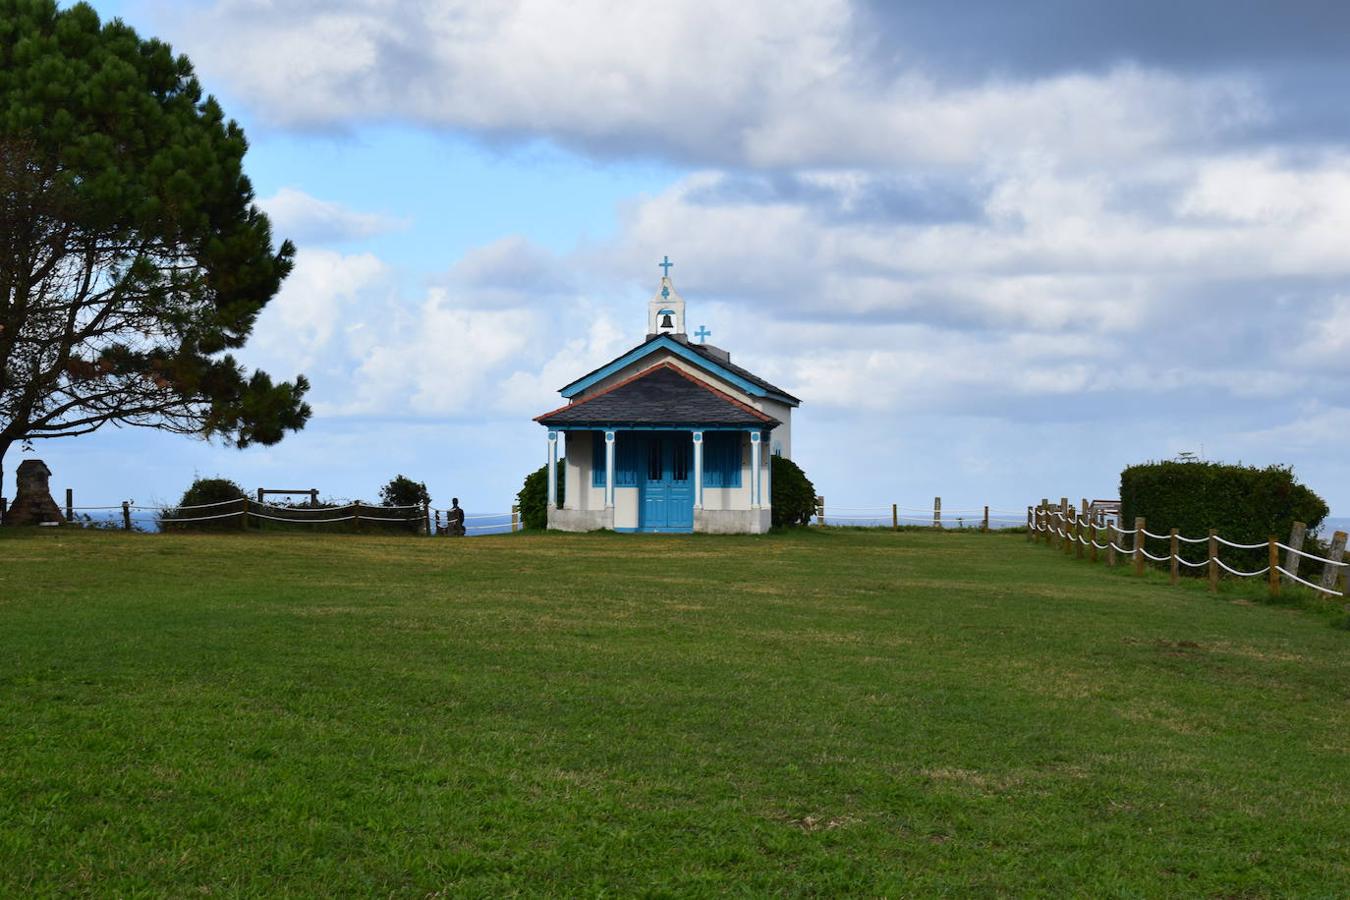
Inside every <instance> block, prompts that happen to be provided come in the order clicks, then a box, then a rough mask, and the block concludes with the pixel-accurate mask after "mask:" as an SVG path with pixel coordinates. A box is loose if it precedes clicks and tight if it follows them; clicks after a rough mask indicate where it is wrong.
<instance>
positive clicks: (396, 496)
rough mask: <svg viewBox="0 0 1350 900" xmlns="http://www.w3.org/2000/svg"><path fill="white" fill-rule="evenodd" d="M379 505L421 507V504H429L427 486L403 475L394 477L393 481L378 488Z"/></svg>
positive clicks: (429, 498)
mask: <svg viewBox="0 0 1350 900" xmlns="http://www.w3.org/2000/svg"><path fill="white" fill-rule="evenodd" d="M380 503H381V504H382V505H384V506H403V507H407V506H421V505H422V504H424V503H425V504H427V505H430V504H431V495H430V494H429V493H427V486H426V485H425V484H423V483H422V482H420V481H413V480H412V479H411V478H408V477H406V476H404V475H395V476H394V477H393V479H392V480H391V481H390V482H389V483H388V484H386V485H385V486H384V487H382V488H380Z"/></svg>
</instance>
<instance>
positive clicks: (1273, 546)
mask: <svg viewBox="0 0 1350 900" xmlns="http://www.w3.org/2000/svg"><path fill="white" fill-rule="evenodd" d="M1269 547H1270V554H1269V556H1270V581H1269V584H1270V596H1272V597H1278V596H1280V573H1279V572H1278V571H1276V570H1277V569H1278V568H1279V565H1280V546H1279V544H1278V543H1277V542H1276V540H1275V536H1274V535H1271V537H1270V538H1269Z"/></svg>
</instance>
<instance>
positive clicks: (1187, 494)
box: [1120, 462, 1328, 568]
mask: <svg viewBox="0 0 1350 900" xmlns="http://www.w3.org/2000/svg"><path fill="white" fill-rule="evenodd" d="M1120 501H1121V524H1122V526H1123V527H1125V528H1133V527H1134V520H1135V518H1136V517H1138V516H1143V517H1144V518H1145V519H1146V520H1147V521H1148V529H1149V530H1150V531H1152V532H1154V533H1155V534H1156V533H1162V532H1165V531H1167V530H1168V529H1170V528H1176V529H1177V530H1178V531H1180V532H1181V534H1182V535H1184V536H1186V537H1201V536H1203V535H1206V534H1208V533H1209V529H1211V528H1213V529H1216V530H1217V531H1218V532H1219V534H1220V535H1221V536H1223V537H1224V538H1226V539H1227V540H1230V541H1233V542H1234V543H1239V544H1254V543H1258V542H1260V541H1264V540H1266V539H1267V538H1269V537H1270V536H1271V535H1274V536H1275V537H1277V538H1279V539H1280V540H1288V538H1289V531H1290V528H1291V527H1292V525H1293V523H1294V522H1303V523H1304V524H1305V525H1307V526H1308V530H1309V531H1313V530H1315V529H1317V527H1318V526H1320V525H1321V524H1322V520H1323V519H1325V518H1326V516H1327V512H1328V509H1327V504H1326V502H1325V501H1324V500H1323V499H1322V498H1321V497H1319V496H1317V494H1315V493H1313V492H1312V491H1311V490H1309V489H1308V488H1307V487H1304V486H1303V485H1301V484H1299V483H1298V482H1297V481H1295V480H1294V473H1293V470H1292V469H1290V468H1288V467H1286V466H1269V467H1267V468H1264V469H1261V468H1256V467H1254V466H1234V465H1225V464H1223V463H1210V462H1156V463H1146V464H1143V465H1137V466H1130V467H1129V468H1127V469H1126V470H1125V471H1123V472H1121V473H1120ZM1153 552H1154V553H1157V552H1158V551H1157V550H1156V549H1155V550H1154V551H1153ZM1264 554H1265V551H1264V550H1254V551H1245V552H1244V551H1237V550H1231V549H1229V548H1225V549H1224V550H1223V551H1222V555H1223V556H1224V558H1225V559H1226V560H1228V561H1229V564H1230V565H1233V564H1234V562H1242V563H1244V564H1248V565H1251V566H1253V567H1255V568H1261V567H1264V566H1265V564H1266V563H1265V558H1266V557H1265V555H1264Z"/></svg>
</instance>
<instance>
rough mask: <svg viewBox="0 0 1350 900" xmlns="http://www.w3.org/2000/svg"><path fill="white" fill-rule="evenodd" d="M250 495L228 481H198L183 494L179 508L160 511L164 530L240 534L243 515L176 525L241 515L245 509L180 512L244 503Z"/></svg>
mask: <svg viewBox="0 0 1350 900" xmlns="http://www.w3.org/2000/svg"><path fill="white" fill-rule="evenodd" d="M247 496H248V494H246V493H245V492H244V489H243V488H242V487H240V486H239V485H238V484H236V483H235V482H233V481H231V480H230V479H228V478H198V479H196V480H195V481H193V482H192V484H191V485H189V486H188V489H187V490H186V491H183V496H182V497H181V498H180V499H179V501H178V506H177V507H170V508H168V509H162V510H160V511H159V514H158V516H157V518H158V519H159V528H160V530H161V531H238V530H239V516H230V517H229V518H227V519H209V520H207V521H205V522H182V523H178V522H175V521H174V519H187V518H196V517H198V516H211V515H218V514H224V513H227V512H241V511H242V509H243V507H242V506H222V507H218V508H215V507H213V508H210V509H191V508H189V509H180V508H179V507H194V506H204V505H206V504H208V503H226V502H228V501H230V500H243V499H244V498H246V497H247Z"/></svg>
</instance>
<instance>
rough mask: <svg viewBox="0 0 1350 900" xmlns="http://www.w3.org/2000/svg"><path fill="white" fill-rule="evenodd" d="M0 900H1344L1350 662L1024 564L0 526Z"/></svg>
mask: <svg viewBox="0 0 1350 900" xmlns="http://www.w3.org/2000/svg"><path fill="white" fill-rule="evenodd" d="M0 641H2V642H3V643H2V644H0V646H3V654H0V894H4V895H7V896H17V895H32V894H40V895H46V894H53V893H76V894H80V893H88V894H99V895H120V896H128V895H138V894H140V895H145V894H155V895H161V894H168V895H175V896H186V895H201V894H211V895H216V894H227V895H254V894H269V895H271V894H289V895H374V894H379V895H400V896H426V895H433V894H437V893H438V892H441V893H443V894H444V895H464V894H469V895H491V896H500V895H505V894H513V893H523V894H535V893H540V894H565V895H586V896H591V895H633V894H643V895H675V894H678V895H689V894H694V895H699V894H713V893H723V892H730V893H742V894H787V895H799V894H810V895H835V894H841V893H853V894H867V895H887V896H902V895H909V896H913V895H931V894H937V893H948V894H957V895H972V894H973V895H1018V896H1022V895H1028V894H1046V895H1048V894H1053V895H1065V894H1074V895H1080V896H1090V897H1101V896H1131V897H1135V896H1137V897H1144V896H1202V897H1248V896H1292V895H1298V896H1323V897H1344V896H1347V895H1350V813H1348V812H1347V808H1348V804H1347V801H1350V632H1347V631H1345V630H1340V629H1336V628H1333V627H1331V626H1330V624H1329V619H1328V617H1326V616H1319V615H1317V614H1315V613H1313V612H1309V611H1307V610H1303V609H1297V608H1282V607H1275V606H1268V605H1263V604H1259V603H1252V602H1250V601H1249V600H1247V599H1244V598H1242V597H1239V596H1237V595H1234V594H1228V595H1224V596H1220V597H1219V598H1214V597H1211V596H1209V595H1208V594H1206V593H1205V592H1204V591H1203V589H1202V587H1201V586H1200V585H1187V586H1185V587H1182V588H1170V587H1168V586H1167V585H1166V584H1165V583H1164V582H1163V580H1162V579H1160V578H1150V579H1133V578H1130V577H1129V576H1127V575H1125V574H1119V573H1112V572H1108V571H1106V570H1105V569H1104V567H1102V566H1100V565H1099V566H1096V567H1093V566H1092V565H1090V564H1089V563H1086V562H1079V561H1075V560H1070V559H1066V558H1064V557H1063V556H1059V555H1057V554H1055V553H1052V552H1051V551H1049V550H1047V549H1045V548H1044V547H1040V546H1033V545H1031V544H1027V543H1025V541H1024V540H1023V538H1021V537H1020V536H1010V535H989V536H981V535H978V534H934V533H926V532H901V533H898V534H894V533H887V532H875V533H862V532H851V531H825V532H821V531H812V532H809V533H800V534H787V535H770V536H766V537H758V538H755V537H733V538H716V537H703V536H697V537H682V538H660V537H650V538H647V537H640V536H615V535H583V536H562V535H541V536H524V535H521V536H514V537H509V536H508V537H503V538H479V539H474V540H467V541H465V540H461V541H452V540H430V539H413V538H406V537H404V538H395V537H384V538H381V537H358V536H342V537H330V538H311V537H303V536H289V535H282V536H266V535H232V534H231V535H220V536H190V535H173V536H165V535H123V534H118V533H97V532H71V531H55V530H52V531H46V530H44V531H42V532H40V533H18V534H16V533H10V532H5V533H0Z"/></svg>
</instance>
